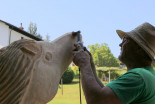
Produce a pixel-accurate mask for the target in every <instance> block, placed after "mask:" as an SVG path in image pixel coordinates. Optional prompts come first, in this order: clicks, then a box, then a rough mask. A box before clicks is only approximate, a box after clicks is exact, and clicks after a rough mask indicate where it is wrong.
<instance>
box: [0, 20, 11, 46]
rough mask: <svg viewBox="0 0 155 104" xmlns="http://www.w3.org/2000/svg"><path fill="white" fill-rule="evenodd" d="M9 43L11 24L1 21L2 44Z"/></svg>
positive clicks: (0, 35)
mask: <svg viewBox="0 0 155 104" xmlns="http://www.w3.org/2000/svg"><path fill="white" fill-rule="evenodd" d="M8 44H9V26H8V25H6V24H4V23H2V22H0V46H7V45H8Z"/></svg>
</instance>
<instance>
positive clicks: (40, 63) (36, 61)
mask: <svg viewBox="0 0 155 104" xmlns="http://www.w3.org/2000/svg"><path fill="white" fill-rule="evenodd" d="M76 41H77V37H76V36H73V34H72V33H67V34H65V35H63V36H61V37H59V38H57V39H56V40H54V41H52V42H51V43H49V42H45V41H40V42H35V41H32V40H26V39H23V40H18V41H15V42H14V43H12V44H10V45H9V46H7V47H5V48H2V49H1V50H0V104H46V103H47V102H49V101H50V100H52V99H53V98H54V96H55V95H56V93H57V89H58V85H59V81H60V78H61V76H62V74H63V73H64V71H65V70H66V69H67V67H68V66H69V64H70V63H71V61H72V50H73V49H74V44H75V43H76Z"/></svg>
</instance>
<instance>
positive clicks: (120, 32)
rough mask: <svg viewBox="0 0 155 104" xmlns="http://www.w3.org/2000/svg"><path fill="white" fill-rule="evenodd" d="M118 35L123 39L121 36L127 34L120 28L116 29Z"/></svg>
mask: <svg viewBox="0 0 155 104" xmlns="http://www.w3.org/2000/svg"><path fill="white" fill-rule="evenodd" d="M116 32H117V34H118V36H119V37H120V38H121V39H123V37H125V36H128V34H127V33H126V32H124V31H122V30H116Z"/></svg>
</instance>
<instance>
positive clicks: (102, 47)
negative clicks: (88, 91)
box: [88, 43, 119, 67]
mask: <svg viewBox="0 0 155 104" xmlns="http://www.w3.org/2000/svg"><path fill="white" fill-rule="evenodd" d="M88 48H89V49H90V52H91V54H92V56H93V59H94V63H95V65H96V66H98V67H101V66H106V67H118V66H119V63H118V59H117V58H115V57H114V56H113V54H112V53H111V51H110V49H109V47H108V45H107V44H106V43H102V44H95V45H90V46H88Z"/></svg>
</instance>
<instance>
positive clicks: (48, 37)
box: [45, 34, 50, 42]
mask: <svg viewBox="0 0 155 104" xmlns="http://www.w3.org/2000/svg"><path fill="white" fill-rule="evenodd" d="M45 40H46V41H48V42H50V36H49V35H48V34H47V35H46V39H45Z"/></svg>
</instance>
